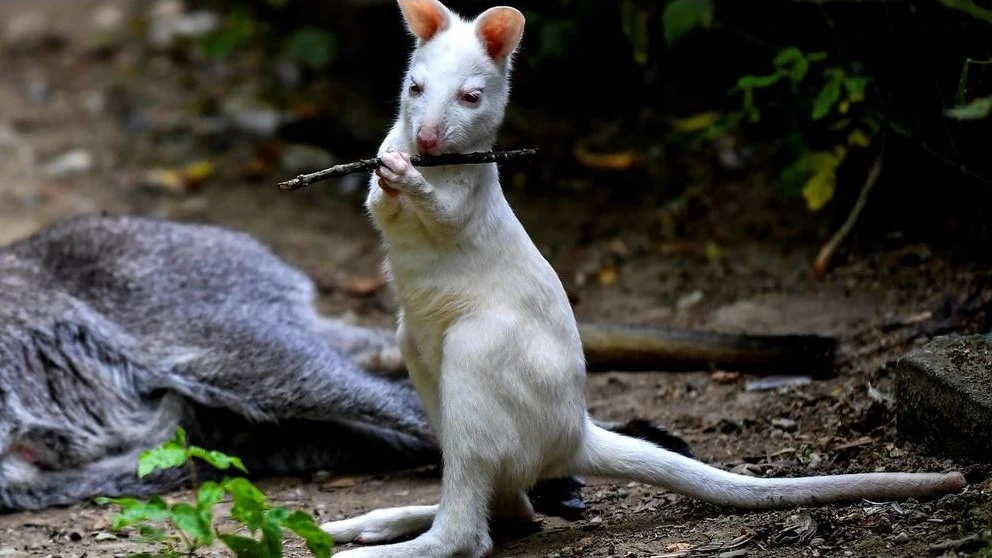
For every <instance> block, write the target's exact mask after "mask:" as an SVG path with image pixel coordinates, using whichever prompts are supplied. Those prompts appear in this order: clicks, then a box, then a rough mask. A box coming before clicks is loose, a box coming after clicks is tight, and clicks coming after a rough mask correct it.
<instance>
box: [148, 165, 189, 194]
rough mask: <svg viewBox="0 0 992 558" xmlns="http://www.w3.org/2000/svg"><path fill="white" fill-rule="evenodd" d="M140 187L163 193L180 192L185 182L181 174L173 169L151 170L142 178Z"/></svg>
mask: <svg viewBox="0 0 992 558" xmlns="http://www.w3.org/2000/svg"><path fill="white" fill-rule="evenodd" d="M141 182H142V185H143V186H145V187H150V188H153V189H156V190H163V191H165V192H182V191H183V189H184V188H185V181H184V180H183V176H182V174H180V173H179V171H176V170H174V169H152V170H150V171H148V172H146V173H145V175H144V176H143V177H142V181H141Z"/></svg>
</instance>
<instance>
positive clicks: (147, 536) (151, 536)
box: [137, 524, 166, 543]
mask: <svg viewBox="0 0 992 558" xmlns="http://www.w3.org/2000/svg"><path fill="white" fill-rule="evenodd" d="M137 528H138V534H139V535H140V536H141V538H142V539H143V540H144V541H145V542H156V543H161V542H165V539H166V532H165V529H163V528H161V527H152V526H151V525H145V524H139V525H137Z"/></svg>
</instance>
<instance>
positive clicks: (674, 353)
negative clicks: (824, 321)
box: [579, 323, 837, 377]
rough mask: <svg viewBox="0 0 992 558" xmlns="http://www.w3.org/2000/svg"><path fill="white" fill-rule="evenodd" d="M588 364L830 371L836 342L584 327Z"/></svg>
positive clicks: (812, 373) (807, 337)
mask: <svg viewBox="0 0 992 558" xmlns="http://www.w3.org/2000/svg"><path fill="white" fill-rule="evenodd" d="M579 335H580V336H581V338H582V348H583V351H584V352H585V355H586V366H587V367H588V369H589V370H591V371H596V370H616V369H620V370H634V369H653V370H658V369H668V370H672V369H690V368H691V369H697V370H698V369H706V368H709V367H711V366H712V367H722V368H731V369H733V370H739V371H742V372H743V371H750V370H758V371H761V372H766V373H770V372H780V371H787V372H792V373H802V374H806V375H810V376H821V377H822V376H828V375H830V374H832V372H833V366H834V358H835V355H836V352H837V341H836V339H833V338H831V337H823V336H819V335H752V334H732V333H718V332H713V331H697V330H691V329H679V328H674V327H664V326H627V325H618V324H601V323H582V324H579Z"/></svg>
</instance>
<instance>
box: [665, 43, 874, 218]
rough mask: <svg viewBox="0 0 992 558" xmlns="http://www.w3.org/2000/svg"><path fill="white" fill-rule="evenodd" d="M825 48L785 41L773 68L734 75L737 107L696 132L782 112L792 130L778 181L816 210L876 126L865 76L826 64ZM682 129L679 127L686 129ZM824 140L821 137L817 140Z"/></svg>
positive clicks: (703, 135)
mask: <svg viewBox="0 0 992 558" xmlns="http://www.w3.org/2000/svg"><path fill="white" fill-rule="evenodd" d="M828 58H829V57H828V54H827V53H825V52H804V51H803V50H801V49H799V48H797V47H795V46H789V47H786V48H783V49H781V50H779V51H778V52H777V53H776V54H775V56H774V57H773V58H772V60H771V65H772V71H771V72H769V73H767V74H748V75H743V76H741V77H740V78H738V80H737V83H736V84H735V85H734V86H733V87H732V88H731V89H730V90H729V91H728V94H730V95H740V99H741V105H740V109H739V110H736V111H731V112H730V113H728V114H724V115H721V116H720V117H719V118H714V119H712V123H711V124H710V125H708V126H706V127H705V128H702V129H700V130H698V131H697V132H696V136H697V137H698V138H700V139H703V140H711V139H714V138H716V137H719V136H721V135H724V134H726V133H728V132H730V131H732V130H733V129H735V128H737V127H740V126H743V125H745V124H756V123H758V122H760V121H761V120H762V119H763V118H764V115H763V112H762V111H763V110H769V108H768V107H773V108H774V109H775V110H778V111H781V112H782V113H783V114H782V116H784V117H785V120H786V121H787V122H791V123H792V125H793V129H792V130H791V131H790V132H789V133H788V134H787V135H786V139H785V145H784V153H785V155H786V156H787V157H789V159H790V162H789V163H787V164H786V165H784V166H783V167H782V169H781V170H780V172H779V184H780V186H781V189H782V191H783V192H785V193H786V194H789V195H802V196H803V198H804V199H805V201H806V205H807V207H808V208H809V210H810V211H814V212H815V211H819V210H820V209H822V208H823V207H824V206H825V205H826V204H827V203H829V202H830V200H831V199H833V197H834V194H835V191H836V189H837V171H838V169H839V168H840V167H841V165H842V164H843V163H844V161H845V160H846V158H847V156H848V155H849V154H850V152H851V150H852V149H858V148H866V147H869V146H870V145H871V142H872V139H873V137H874V136H875V134H876V133H877V131H878V129H879V124H878V122H879V116H878V114H877V113H876V112H875V111H874V110H872V109H870V108H862V109H861V110H859V111H857V112H856V114H852V107H855V106H861V105H864V104H865V102H866V94H867V89H868V84H869V78H868V77H867V76H864V75H862V74H861V73H860V72H858V71H857V70H856V68H853V67H846V66H841V65H835V64H830V63H829V61H828ZM684 122H685V121H682V125H683V129H681V130H677V131H679V132H685V131H687V129H685V126H684ZM808 135H817V136H826V137H828V138H831V139H830V141H831V142H832V143H827V144H823V145H819V146H818V147H816V148H814V147H812V146H811V145H810V143H811V142H810V140H808V139H807V137H808ZM821 143H822V142H821Z"/></svg>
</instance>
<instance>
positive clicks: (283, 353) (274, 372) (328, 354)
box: [159, 320, 434, 440]
mask: <svg viewBox="0 0 992 558" xmlns="http://www.w3.org/2000/svg"><path fill="white" fill-rule="evenodd" d="M219 327H222V328H227V330H228V331H226V332H225V333H224V334H223V335H222V336H219V337H220V338H222V342H221V343H220V344H218V345H217V346H214V347H212V349H211V350H209V351H204V352H202V353H201V354H198V355H197V356H196V357H195V358H193V359H191V360H190V361H188V362H187V363H186V364H184V365H183V366H181V367H178V368H177V369H176V370H174V372H173V373H172V374H171V375H170V377H169V378H168V379H166V380H165V382H166V383H167V384H168V385H163V386H159V387H165V388H171V389H175V390H176V391H179V392H180V393H182V394H183V395H185V396H187V397H189V398H190V399H192V400H194V401H196V402H198V403H200V404H202V405H205V406H208V407H219V408H225V409H228V410H230V411H232V412H234V413H236V414H238V415H241V416H243V417H245V418H247V419H249V420H252V421H256V422H263V423H264V422H282V421H286V420H307V421H316V422H336V423H342V422H343V423H359V424H362V425H365V426H369V427H376V428H382V429H386V430H389V431H393V432H395V433H397V434H399V435H405V436H409V437H412V438H417V439H421V440H432V439H433V437H434V434H433V432H432V431H431V429H430V427H429V425H428V424H427V421H426V419H425V417H424V413H423V410H422V407H421V405H420V401H419V399H418V398H417V396H416V393H415V392H414V391H413V390H412V389H411V388H410V387H409V386H407V385H404V383H403V382H401V381H394V380H390V379H387V378H383V377H380V376H377V375H375V374H370V373H368V372H366V371H365V370H363V369H362V368H359V367H358V366H357V365H356V364H354V362H352V361H351V360H350V359H348V358H347V357H345V356H343V355H342V354H341V353H339V352H338V351H336V350H334V349H333V348H332V347H331V346H329V344H328V342H327V340H326V338H325V337H323V336H321V335H319V334H317V333H315V332H313V331H310V330H307V329H303V328H290V327H286V326H285V324H277V325H267V324H264V323H251V322H250V321H248V320H244V321H241V320H239V321H238V322H235V323H231V322H229V323H225V324H220V325H219Z"/></svg>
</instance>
